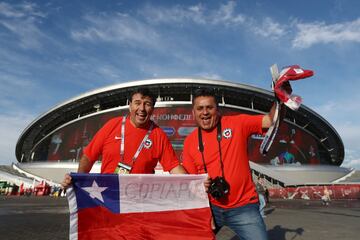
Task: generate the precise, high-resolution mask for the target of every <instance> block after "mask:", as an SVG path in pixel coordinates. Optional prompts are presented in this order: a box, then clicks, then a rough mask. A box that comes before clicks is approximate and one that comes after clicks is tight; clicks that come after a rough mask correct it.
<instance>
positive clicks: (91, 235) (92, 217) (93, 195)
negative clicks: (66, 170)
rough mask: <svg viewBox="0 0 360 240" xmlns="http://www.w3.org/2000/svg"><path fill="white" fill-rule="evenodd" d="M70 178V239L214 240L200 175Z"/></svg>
mask: <svg viewBox="0 0 360 240" xmlns="http://www.w3.org/2000/svg"><path fill="white" fill-rule="evenodd" d="M71 177H72V181H73V184H72V187H71V188H69V189H68V190H67V198H68V202H69V208H70V239H71V240H77V239H78V240H82V239H124V240H128V239H131V240H135V239H136V240H139V239H160V240H163V239H164V240H165V239H166V240H168V239H175V240H176V239H186V240H192V239H194V240H195V239H215V236H214V234H213V232H212V230H211V211H210V207H209V201H208V197H207V194H206V193H205V190H204V185H203V183H204V181H205V179H206V176H205V175H152V174H129V175H117V174H71Z"/></svg>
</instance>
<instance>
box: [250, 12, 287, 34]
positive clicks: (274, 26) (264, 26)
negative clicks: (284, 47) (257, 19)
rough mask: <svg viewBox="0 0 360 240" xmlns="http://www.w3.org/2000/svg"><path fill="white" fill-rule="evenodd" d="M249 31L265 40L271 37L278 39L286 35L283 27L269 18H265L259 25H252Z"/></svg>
mask: <svg viewBox="0 0 360 240" xmlns="http://www.w3.org/2000/svg"><path fill="white" fill-rule="evenodd" d="M251 29H252V31H254V33H255V34H257V35H260V36H263V37H265V38H267V37H271V38H273V39H278V38H280V37H282V36H283V35H284V34H285V33H286V29H285V26H282V25H281V24H279V23H277V22H275V21H274V20H273V19H271V18H269V17H266V18H265V19H264V20H263V22H262V23H261V24H253V26H252V28H251Z"/></svg>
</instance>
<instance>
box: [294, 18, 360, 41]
mask: <svg viewBox="0 0 360 240" xmlns="http://www.w3.org/2000/svg"><path fill="white" fill-rule="evenodd" d="M296 27H297V28H298V30H299V32H298V33H297V35H296V36H295V39H294V40H293V41H292V46H293V47H294V48H308V47H311V46H312V45H315V44H319V43H337V44H341V43H343V42H356V43H359V42H360V18H358V19H356V20H354V21H352V22H345V23H337V24H330V25H326V23H324V22H315V23H298V24H296Z"/></svg>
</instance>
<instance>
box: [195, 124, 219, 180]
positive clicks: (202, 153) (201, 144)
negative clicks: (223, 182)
mask: <svg viewBox="0 0 360 240" xmlns="http://www.w3.org/2000/svg"><path fill="white" fill-rule="evenodd" d="M216 128H217V135H216V140H217V142H218V148H219V160H220V168H221V174H222V177H224V163H223V161H222V154H221V145H220V142H221V138H222V136H221V119H219V122H218V124H217V126H216ZM198 140H199V151H200V152H201V158H202V161H203V164H204V170H205V173H207V168H206V164H205V158H204V144H203V142H202V133H201V128H200V127H198Z"/></svg>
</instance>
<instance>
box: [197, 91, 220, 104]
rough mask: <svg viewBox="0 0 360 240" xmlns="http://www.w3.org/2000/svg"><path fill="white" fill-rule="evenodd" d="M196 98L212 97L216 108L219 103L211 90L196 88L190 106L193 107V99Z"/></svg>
mask: <svg viewBox="0 0 360 240" xmlns="http://www.w3.org/2000/svg"><path fill="white" fill-rule="evenodd" d="M198 97H213V98H214V99H215V103H216V106H218V105H219V101H218V99H217V96H216V94H215V90H214V89H213V88H198V89H196V90H195V91H194V93H193V98H192V104H193V105H194V102H195V99H196V98H198Z"/></svg>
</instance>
